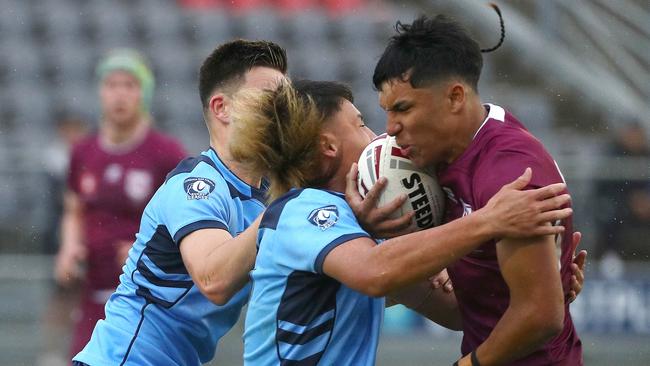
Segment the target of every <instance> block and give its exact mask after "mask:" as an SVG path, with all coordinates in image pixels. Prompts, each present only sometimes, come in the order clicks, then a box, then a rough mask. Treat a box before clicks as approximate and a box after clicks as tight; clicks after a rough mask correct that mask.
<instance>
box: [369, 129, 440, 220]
mask: <svg viewBox="0 0 650 366" xmlns="http://www.w3.org/2000/svg"><path fill="white" fill-rule="evenodd" d="M379 177H386V178H387V180H388V184H387V185H386V188H385V189H384V191H383V192H382V193H381V196H380V197H379V202H378V206H380V207H381V206H383V205H385V204H386V203H388V202H390V201H392V200H393V199H395V198H396V197H397V196H399V195H400V194H406V195H408V199H407V200H406V201H405V202H404V204H403V205H402V207H401V208H400V209H398V210H397V211H396V212H394V213H393V216H392V217H394V218H396V217H400V216H402V215H404V214H406V213H408V212H410V211H415V223H416V225H417V228H418V230H422V229H426V228H430V227H433V226H436V225H440V223H441V222H442V219H443V215H444V202H445V196H444V194H443V192H442V190H441V189H440V185H439V184H438V180H437V179H436V178H435V176H432V175H430V174H428V173H426V172H424V171H423V170H421V169H418V168H416V167H415V166H414V165H413V163H412V162H411V160H410V159H409V158H408V157H406V156H405V155H404V154H403V153H402V150H401V149H400V148H399V146H398V145H397V143H396V142H395V138H394V137H391V136H388V135H387V134H383V135H380V136H378V137H377V138H375V139H374V140H373V141H372V142H371V143H370V144H369V145H368V146H366V148H365V149H364V150H363V152H362V153H361V156H360V157H359V177H358V178H357V184H358V188H359V193H361V196H363V197H365V196H366V194H367V193H368V191H370V189H371V188H372V186H373V185H374V184H375V182H377V179H379Z"/></svg>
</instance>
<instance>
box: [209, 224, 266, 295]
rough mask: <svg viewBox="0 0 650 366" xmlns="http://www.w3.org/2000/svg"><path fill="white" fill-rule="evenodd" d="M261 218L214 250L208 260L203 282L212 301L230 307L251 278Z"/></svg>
mask: <svg viewBox="0 0 650 366" xmlns="http://www.w3.org/2000/svg"><path fill="white" fill-rule="evenodd" d="M258 227H259V219H258V220H256V221H255V223H254V224H253V225H251V227H249V228H248V229H246V230H245V231H244V232H242V233H241V234H239V235H237V236H236V237H234V238H231V239H229V240H226V241H225V242H223V243H222V244H220V245H218V246H216V247H214V248H213V249H212V250H211V251H210V253H208V255H207V256H206V257H205V267H204V268H205V274H204V276H203V282H204V284H205V285H206V286H205V287H206V291H205V292H206V293H207V294H208V297H209V298H210V300H211V301H213V302H214V303H216V304H218V305H224V304H226V303H227V302H228V301H229V300H230V299H231V298H232V297H233V296H234V295H235V294H236V293H237V292H238V291H239V290H241V289H242V288H243V287H244V286H245V285H246V284H247V283H248V279H249V272H250V271H251V269H253V266H254V265H255V258H256V256H257V249H256V241H257V229H258Z"/></svg>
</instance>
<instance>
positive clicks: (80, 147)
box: [72, 132, 99, 154]
mask: <svg viewBox="0 0 650 366" xmlns="http://www.w3.org/2000/svg"><path fill="white" fill-rule="evenodd" d="M98 139H99V134H98V133H97V132H92V133H89V134H88V135H86V136H84V137H82V138H81V139H79V141H77V142H75V144H74V145H73V146H72V154H84V153H87V152H88V151H89V150H96V149H97V148H98V147H99V140H98Z"/></svg>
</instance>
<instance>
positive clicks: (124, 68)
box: [55, 50, 185, 355]
mask: <svg viewBox="0 0 650 366" xmlns="http://www.w3.org/2000/svg"><path fill="white" fill-rule="evenodd" d="M97 77H98V81H99V97H100V102H101V108H102V119H101V122H100V126H99V130H98V131H97V132H96V133H93V134H91V135H89V136H88V137H86V138H84V139H83V140H81V141H80V142H79V143H78V144H77V145H76V146H75V147H74V149H73V151H72V155H71V158H70V167H69V174H68V182H67V191H66V192H65V194H64V213H63V218H62V221H61V246H60V249H59V252H58V255H57V258H56V264H55V277H56V280H57V282H58V283H59V284H61V285H64V286H71V285H73V284H75V283H76V282H78V281H82V282H83V284H82V298H81V304H80V314H81V315H80V316H79V318H78V319H77V320H76V324H75V331H74V335H73V341H72V347H71V353H72V354H73V355H74V354H76V353H77V352H79V351H80V350H81V348H82V347H83V346H84V345H85V344H86V343H87V342H88V339H90V334H91V332H92V330H93V327H94V325H95V323H96V322H97V320H98V319H101V318H103V316H104V303H105V302H106V300H107V299H108V296H109V295H110V294H111V293H112V292H113V291H114V289H115V287H116V286H117V284H118V277H119V275H120V273H121V272H122V271H121V268H122V265H123V264H124V260H125V258H126V255H127V252H128V250H129V248H130V247H131V244H132V243H133V240H134V235H135V233H136V232H137V230H138V225H139V223H140V217H141V215H142V211H143V210H144V206H145V205H146V203H147V202H148V201H149V199H150V198H151V196H152V195H153V193H154V192H155V191H156V189H157V188H158V186H159V185H160V184H162V182H163V181H164V179H165V176H166V174H167V173H168V172H169V171H170V170H172V169H173V168H174V167H175V166H176V164H177V163H178V162H179V161H180V160H181V159H182V158H183V157H185V151H184V149H183V147H182V146H181V145H180V144H179V143H178V142H177V141H176V140H175V139H173V138H171V137H169V136H166V135H164V134H162V133H160V132H158V131H156V130H155V129H154V128H152V126H151V119H150V116H149V106H150V105H151V99H152V95H153V89H154V78H153V75H152V73H151V71H150V69H149V67H148V66H147V64H146V63H145V61H144V59H143V58H142V57H141V56H140V55H139V54H138V53H137V52H135V51H132V50H117V51H114V52H112V53H110V54H109V55H108V56H107V57H106V58H104V59H103V60H101V62H100V63H99V64H98V66H97Z"/></svg>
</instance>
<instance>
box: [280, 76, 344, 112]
mask: <svg viewBox="0 0 650 366" xmlns="http://www.w3.org/2000/svg"><path fill="white" fill-rule="evenodd" d="M293 86H294V88H295V89H296V92H297V93H298V95H299V96H301V97H303V98H311V99H312V100H313V101H314V104H316V108H317V109H318V110H319V111H320V113H321V115H322V116H323V120H327V119H329V118H330V117H332V116H334V114H336V113H337V112H339V111H340V110H341V103H342V102H343V101H344V100H347V101H349V102H350V103H354V96H353V95H352V90H350V88H349V87H348V86H347V85H345V84H343V83H339V82H336V81H313V80H298V81H295V82H294V83H293Z"/></svg>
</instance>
